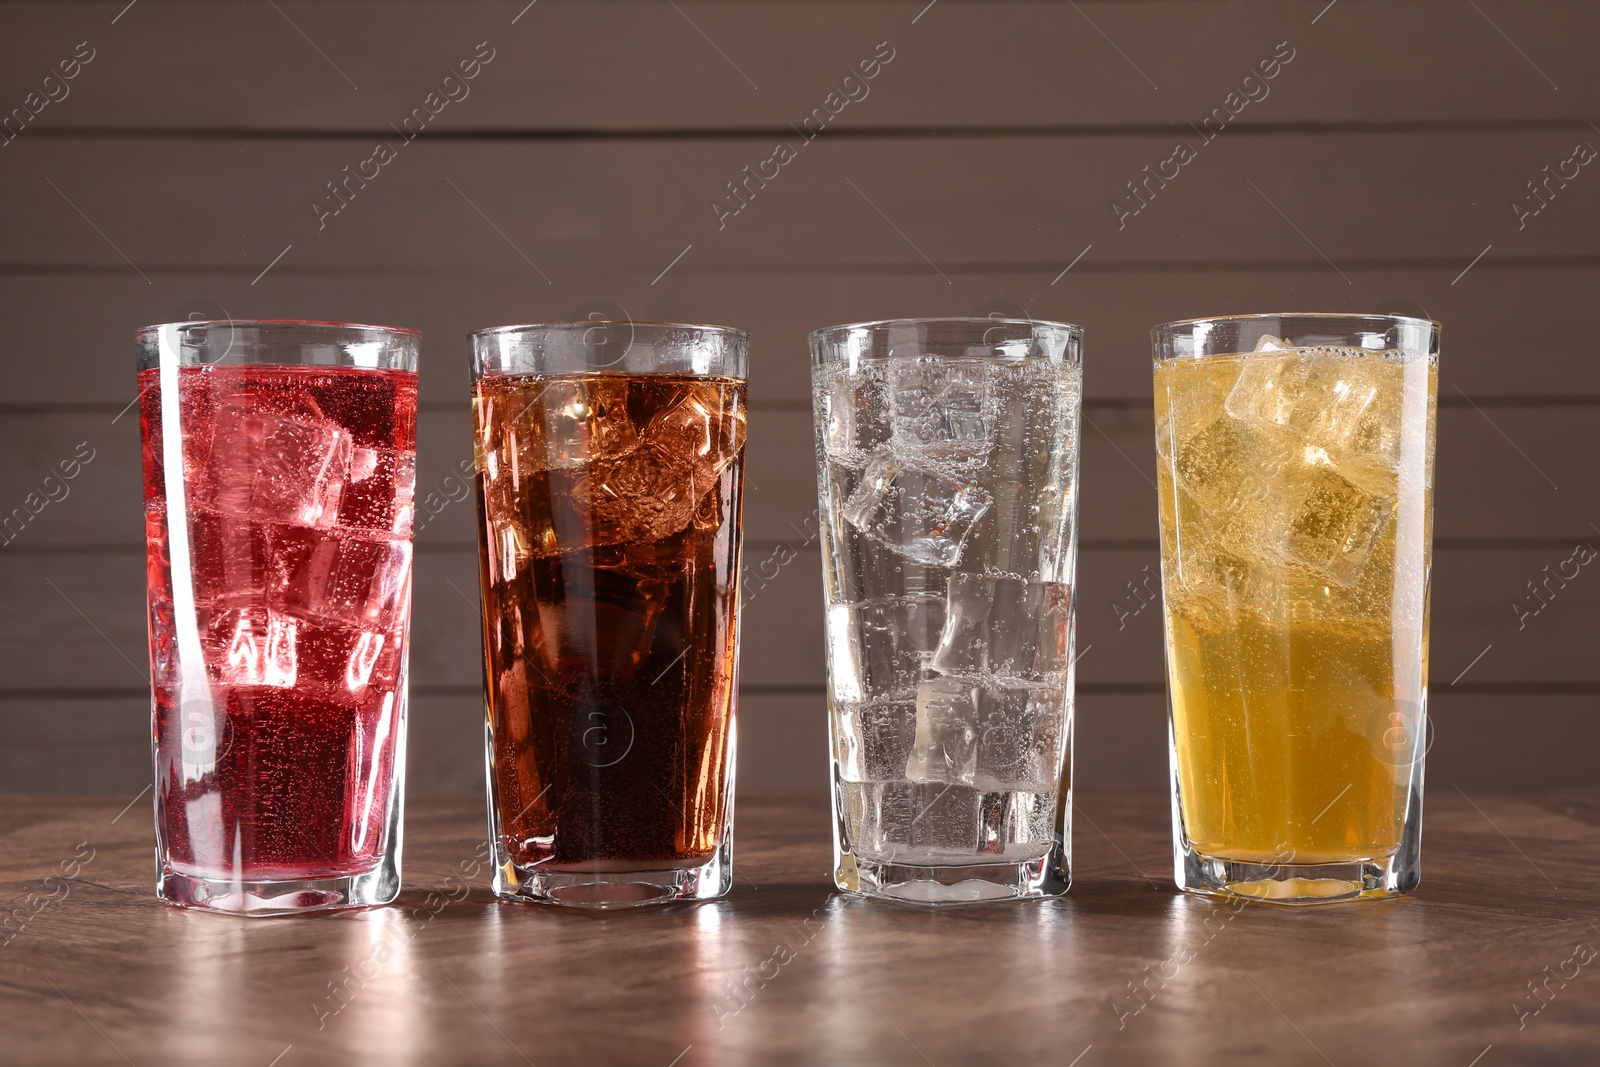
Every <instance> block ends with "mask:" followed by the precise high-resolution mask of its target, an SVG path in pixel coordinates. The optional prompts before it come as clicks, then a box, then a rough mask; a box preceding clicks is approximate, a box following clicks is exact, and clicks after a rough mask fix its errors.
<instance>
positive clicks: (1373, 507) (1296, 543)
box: [1281, 464, 1394, 585]
mask: <svg viewBox="0 0 1600 1067" xmlns="http://www.w3.org/2000/svg"><path fill="white" fill-rule="evenodd" d="M1284 492H1285V496H1286V505H1287V513H1288V535H1287V537H1286V538H1285V539H1284V541H1283V542H1282V545H1281V550H1282V552H1283V553H1284V555H1285V556H1286V557H1287V558H1288V559H1290V560H1292V561H1294V562H1295V563H1298V564H1300V565H1301V566H1302V567H1305V568H1306V569H1308V570H1310V571H1312V572H1314V573H1316V574H1318V575H1320V576H1321V577H1323V578H1326V579H1328V580H1329V581H1331V582H1333V583H1335V584H1337V585H1349V584H1350V583H1352V582H1353V581H1355V579H1356V577H1357V576H1358V575H1359V574H1360V573H1361V568H1362V567H1363V566H1364V565H1365V564H1366V561H1367V556H1368V554H1370V553H1371V551H1372V546H1373V543H1374V542H1375V541H1377V539H1378V535H1379V534H1381V533H1382V532H1383V528H1384V527H1385V526H1387V525H1388V523H1389V516H1390V515H1391V514H1393V512H1394V501H1393V500H1391V499H1389V498H1387V497H1384V496H1381V495H1378V494H1376V493H1369V492H1367V491H1366V490H1364V489H1362V488H1361V487H1359V486H1357V485H1356V484H1354V483H1353V482H1351V481H1349V480H1347V479H1346V478H1344V477H1343V476H1342V475H1340V474H1339V473H1338V471H1336V470H1334V469H1333V468H1332V467H1329V466H1323V465H1318V464H1307V465H1304V466H1302V467H1300V468H1299V469H1297V470H1295V471H1293V472H1292V473H1291V474H1290V476H1289V478H1288V482H1287V485H1286V486H1285V490H1284Z"/></svg>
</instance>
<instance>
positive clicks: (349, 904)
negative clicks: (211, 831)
mask: <svg viewBox="0 0 1600 1067" xmlns="http://www.w3.org/2000/svg"><path fill="white" fill-rule="evenodd" d="M399 893H400V871H399V868H398V866H397V865H396V864H395V863H392V862H390V861H389V860H388V858H387V857H386V858H385V861H384V862H382V863H380V864H378V866H377V867H376V868H375V869H373V870H372V871H370V872H368V873H366V874H355V875H346V876H343V877H337V878H300V879H289V880H284V881H246V880H238V879H232V878H206V877H202V876H200V875H194V874H184V873H182V872H180V871H176V870H173V869H172V868H171V867H163V868H162V869H161V872H160V875H159V877H158V878H157V879H156V896H158V897H160V898H161V899H162V900H164V901H166V902H167V903H168V904H172V905H174V906H176V907H180V908H195V909H198V910H200V911H217V912H226V913H228V914H230V915H247V916H250V917H252V918H270V917H272V916H275V915H303V914H305V913H306V912H308V911H328V910H330V909H333V908H366V907H372V906H374V905H377V904H388V903H390V902H391V901H393V900H394V898H395V897H396V896H398V895H399Z"/></svg>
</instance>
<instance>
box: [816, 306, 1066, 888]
mask: <svg viewBox="0 0 1600 1067" xmlns="http://www.w3.org/2000/svg"><path fill="white" fill-rule="evenodd" d="M1082 346H1083V331H1082V330H1081V329H1080V328H1079V327H1077V326H1071V325H1068V324H1066V323H1057V322H1033V321H1026V320H1000V319H899V320H891V321H885V322H869V323H859V324H856V325H850V326H832V327H829V328H827V329H823V330H818V331H816V332H815V333H813V334H812V335H811V358H812V383H813V384H812V402H813V407H814V410H815V415H816V431H817V477H818V483H819V495H820V497H821V501H822V507H821V512H822V530H823V538H822V570H823V585H824V591H825V593H826V597H827V638H828V713H829V721H830V725H831V728H832V744H833V809H834V882H835V883H836V884H837V885H838V886H839V888H840V889H843V890H846V891H849V892H853V893H862V894H866V895H869V896H882V897H891V898H896V899H899V900H906V901H913V902H918V903H929V904H934V903H959V902H970V901H983V900H998V899H1006V898H1022V897H1039V896H1048V895H1053V894H1058V893H1062V892H1064V891H1065V890H1066V888H1067V885H1068V882H1069V881H1070V878H1071V869H1070V867H1071V860H1070V851H1069V849H1070V841H1071V823H1072V814H1071V813H1072V804H1071V768H1072V664H1073V654H1072V644H1073V632H1072V623H1073V592H1072V591H1073V584H1072V583H1073V570H1074V563H1075V560H1076V556H1077V534H1076V519H1077V503H1078V490H1077V485H1078V480H1077V473H1078V414H1079V408H1080V403H1081V394H1082V389H1081V381H1082Z"/></svg>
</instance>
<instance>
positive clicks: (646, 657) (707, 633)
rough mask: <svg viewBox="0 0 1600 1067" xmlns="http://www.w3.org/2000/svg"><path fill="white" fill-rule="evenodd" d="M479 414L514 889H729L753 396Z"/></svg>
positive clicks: (584, 378)
mask: <svg viewBox="0 0 1600 1067" xmlns="http://www.w3.org/2000/svg"><path fill="white" fill-rule="evenodd" d="M474 413H475V419H476V426H477V442H478V465H479V473H478V499H479V504H480V508H479V516H478V518H479V531H480V534H481V539H480V544H481V548H482V553H481V562H482V593H483V624H484V648H485V698H486V704H487V717H488V727H489V764H490V772H491V780H490V783H489V788H490V801H491V809H492V813H493V817H494V826H495V833H496V841H495V845H496V847H497V848H498V850H499V853H500V856H501V868H502V869H501V872H500V880H499V881H498V882H497V885H498V887H499V888H500V889H501V890H502V891H503V892H507V893H511V894H514V895H524V896H532V897H535V898H537V899H547V900H556V901H559V902H566V903H580V904H594V905H604V906H614V905H617V904H631V903H643V902H646V901H649V900H656V899H672V898H674V897H679V896H706V895H715V894H716V893H718V892H721V891H722V890H723V889H725V888H726V886H725V885H718V884H711V885H708V884H707V882H708V880H709V882H711V883H722V882H724V881H725V879H726V876H727V873H728V872H727V870H726V856H725V850H726V845H727V827H728V823H729V818H730V811H729V806H730V804H731V792H732V791H731V783H732V775H733V732H734V729H733V722H734V716H733V704H734V686H735V676H736V675H735V655H736V648H737V645H736V606H737V605H736V599H737V576H738V547H739V544H738V531H739V505H740V493H741V485H742V477H743V458H744V437H745V384H744V382H743V380H741V379H736V378H732V377H716V376H705V375H686V374H673V373H628V372H623V371H606V372H601V373H571V374H523V375H490V376H484V377H481V378H480V380H479V381H478V383H477V388H476V394H475V396H474Z"/></svg>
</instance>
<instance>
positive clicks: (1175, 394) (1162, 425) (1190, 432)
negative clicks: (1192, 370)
mask: <svg viewBox="0 0 1600 1067" xmlns="http://www.w3.org/2000/svg"><path fill="white" fill-rule="evenodd" d="M1236 362H1237V364H1238V366H1239V367H1240V368H1242V367H1243V364H1245V363H1247V362H1249V361H1248V360H1238V361H1236ZM1222 368H1223V362H1222V361H1220V360H1219V361H1217V362H1216V363H1215V364H1214V365H1213V366H1212V367H1211V368H1210V369H1209V373H1208V374H1207V375H1206V377H1205V378H1203V379H1201V380H1199V381H1194V382H1183V383H1182V384H1176V383H1169V384H1168V386H1167V389H1166V394H1165V395H1164V396H1159V397H1157V400H1156V404H1157V412H1158V419H1157V421H1156V454H1157V455H1158V456H1159V457H1160V458H1161V462H1162V465H1163V466H1165V465H1167V464H1169V463H1171V462H1172V460H1173V458H1174V457H1176V456H1178V455H1181V454H1182V452H1183V447H1184V446H1185V445H1187V444H1188V443H1189V442H1190V441H1192V440H1194V439H1195V437H1196V436H1197V435H1198V434H1199V433H1200V432H1201V431H1203V430H1205V429H1206V428H1207V427H1209V426H1211V424H1212V423H1214V422H1216V421H1217V419H1218V418H1220V417H1221V416H1222V414H1223V405H1224V404H1225V403H1226V402H1227V399H1228V394H1229V393H1230V392H1231V391H1232V389H1233V383H1234V381H1236V380H1237V377H1235V378H1233V379H1229V380H1226V381H1219V380H1217V375H1218V372H1220V371H1221V370H1222ZM1163 402H1165V403H1164V407H1163Z"/></svg>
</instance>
